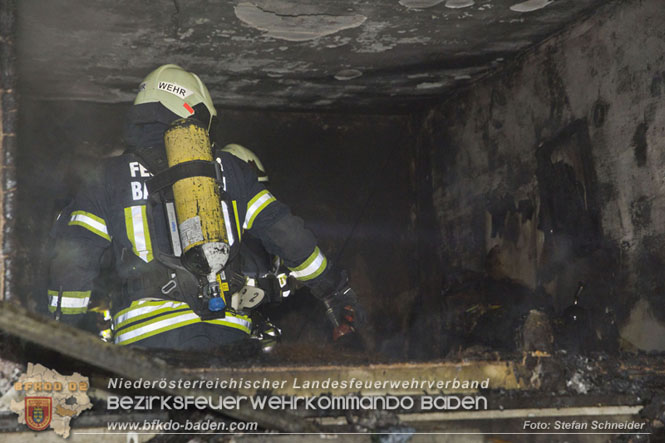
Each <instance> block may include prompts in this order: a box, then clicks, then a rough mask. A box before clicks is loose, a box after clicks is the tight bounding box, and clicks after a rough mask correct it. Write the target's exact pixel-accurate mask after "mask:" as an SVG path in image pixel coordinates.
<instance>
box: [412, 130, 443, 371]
mask: <svg viewBox="0 0 665 443" xmlns="http://www.w3.org/2000/svg"><path fill="white" fill-rule="evenodd" d="M436 130H437V129H435V131H436ZM414 161H415V180H414V186H415V196H416V201H415V206H416V210H415V214H416V232H417V259H416V263H417V292H416V298H415V300H414V303H413V305H412V311H411V313H410V319H409V326H410V330H409V349H408V350H409V354H408V356H409V357H410V358H415V359H429V358H432V356H437V355H440V354H441V352H442V349H441V348H442V340H443V334H442V332H443V331H442V328H441V322H440V320H439V318H438V315H437V314H440V313H442V308H443V303H442V282H443V278H445V272H446V270H445V269H443V266H442V263H441V260H440V252H439V247H440V244H441V238H440V235H439V234H438V230H437V228H436V220H435V214H434V206H433V204H432V173H431V162H432V147H431V146H430V145H428V144H425V143H423V140H422V139H419V142H418V143H417V145H416V151H415V156H414Z"/></svg>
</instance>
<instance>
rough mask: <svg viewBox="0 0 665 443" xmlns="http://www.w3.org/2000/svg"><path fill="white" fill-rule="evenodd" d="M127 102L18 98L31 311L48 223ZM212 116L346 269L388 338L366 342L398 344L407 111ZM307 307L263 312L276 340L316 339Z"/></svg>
mask: <svg viewBox="0 0 665 443" xmlns="http://www.w3.org/2000/svg"><path fill="white" fill-rule="evenodd" d="M127 109H128V105H105V104H95V103H83V102H71V101H32V100H25V101H24V102H23V104H22V106H21V125H22V130H21V133H20V140H19V142H20V150H19V156H18V166H17V170H18V182H19V186H18V190H19V201H18V218H19V219H20V220H21V223H19V224H18V226H17V237H16V238H17V239H18V241H19V243H20V247H19V248H17V249H16V251H17V256H18V260H19V263H18V265H17V267H18V269H20V270H21V271H20V272H19V273H18V276H17V278H18V279H19V282H18V286H17V290H16V293H18V294H21V297H22V299H23V301H24V302H26V303H27V304H29V306H30V307H31V308H32V309H34V310H37V311H41V312H45V308H46V306H45V303H44V302H45V299H44V294H45V287H44V285H45V275H46V272H47V268H46V262H47V260H46V252H47V250H48V232H49V229H50V226H51V225H52V223H53V221H54V218H55V216H56V214H57V211H58V210H59V209H60V208H62V207H63V206H64V205H65V204H66V202H67V201H68V199H70V198H72V197H73V195H74V194H75V192H76V190H77V189H78V187H79V186H80V184H81V181H82V179H83V178H84V177H85V175H86V174H90V173H91V171H93V170H94V168H95V165H96V164H98V162H99V159H100V158H103V157H105V156H109V155H114V154H118V153H120V152H122V149H123V148H122V146H123V145H122V125H123V119H124V115H125V113H126V111H127ZM220 115H221V118H220V121H221V131H220V134H221V135H220V139H219V140H218V143H221V144H222V145H223V144H226V143H230V142H234V143H240V144H242V145H244V146H247V147H249V148H250V149H252V150H254V151H255V152H256V154H257V155H258V156H259V158H260V159H261V160H262V162H263V164H264V166H265V167H266V168H267V170H268V174H269V177H270V183H269V188H270V190H271V192H272V193H273V194H274V195H275V196H276V197H277V198H278V199H280V200H281V201H283V202H285V203H286V204H288V205H289V206H290V207H291V209H292V211H293V213H294V214H296V215H298V216H300V217H302V218H303V219H304V220H305V222H306V226H307V227H308V228H310V229H311V230H312V231H313V232H314V233H315V234H316V235H317V237H318V238H319V240H320V243H321V245H322V246H323V248H324V250H325V251H326V253H327V255H328V257H329V258H331V259H332V260H334V261H336V262H338V263H340V264H341V265H342V266H343V267H345V268H347V269H348V271H349V273H350V275H351V280H352V282H353V285H354V288H355V289H356V291H357V292H358V294H359V295H360V297H361V298H362V299H363V301H364V303H365V305H366V307H367V310H368V311H369V312H370V313H371V315H370V321H371V325H373V329H372V330H373V331H374V332H375V333H376V335H377V336H380V337H386V338H387V339H388V340H387V344H385V345H382V343H380V342H379V343H376V346H377V347H379V348H380V347H382V346H383V347H384V348H385V347H386V346H387V348H386V349H388V348H390V349H393V348H394V347H395V346H397V347H398V349H396V351H399V350H400V349H401V348H400V346H402V345H403V341H402V340H401V339H400V337H403V335H404V334H403V333H402V329H400V328H402V327H405V326H406V325H405V322H404V321H403V317H404V315H403V314H402V310H401V306H400V304H399V303H398V302H397V301H400V302H401V301H403V300H404V299H405V298H406V297H408V294H410V292H409V287H410V286H411V285H413V282H414V281H415V279H414V278H413V277H412V276H411V275H410V272H412V266H413V265H412V263H413V260H412V258H413V254H414V248H413V239H412V235H411V234H410V233H411V232H412V230H411V228H410V215H409V210H410V207H409V203H408V201H409V199H410V197H411V192H412V191H411V184H410V175H409V168H408V165H409V163H410V161H411V160H410V159H411V157H412V145H413V141H412V137H411V134H412V130H411V128H412V125H411V118H410V117H408V116H390V115H361V114H344V115H342V114H315V113H311V114H310V113H289V112H258V111H257V112H252V111H237V110H225V109H220ZM316 306H318V304H317V303H316V302H315V300H313V299H311V298H309V297H308V294H306V293H305V294H302V295H301V294H300V293H299V294H298V296H296V297H292V298H290V299H288V300H287V301H286V302H285V303H284V305H283V308H282V309H280V310H278V311H277V312H274V313H273V314H274V315H275V317H276V318H278V319H279V320H280V322H279V324H280V325H281V326H283V327H284V333H285V334H286V338H287V339H288V340H290V341H301V342H307V341H311V342H314V341H320V340H322V339H327V338H328V333H329V331H328V329H327V328H324V326H325V322H324V321H322V319H324V318H325V317H324V314H323V312H317V311H316V309H317V308H316ZM386 319H387V320H386ZM324 334H325V335H324ZM370 335H371V336H373V334H370ZM395 343H396V344H395Z"/></svg>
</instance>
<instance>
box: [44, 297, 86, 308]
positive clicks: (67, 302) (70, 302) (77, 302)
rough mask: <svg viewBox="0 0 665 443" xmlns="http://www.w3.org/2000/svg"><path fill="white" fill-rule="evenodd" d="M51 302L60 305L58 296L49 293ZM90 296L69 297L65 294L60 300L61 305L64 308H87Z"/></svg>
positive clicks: (55, 305)
mask: <svg viewBox="0 0 665 443" xmlns="http://www.w3.org/2000/svg"><path fill="white" fill-rule="evenodd" d="M48 299H49V304H50V305H51V306H53V307H56V308H57V307H58V296H57V295H49V296H48ZM89 301H90V297H83V298H81V297H67V296H66V295H64V294H63V296H62V301H61V302H60V307H62V308H85V307H87V306H88V302H89Z"/></svg>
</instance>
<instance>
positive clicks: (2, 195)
mask: <svg viewBox="0 0 665 443" xmlns="http://www.w3.org/2000/svg"><path fill="white" fill-rule="evenodd" d="M15 22H16V4H15V2H14V1H11V0H2V1H0V177H1V179H0V183H1V185H0V208H2V211H1V212H2V213H1V214H0V274H1V276H0V300H8V299H10V298H11V294H12V289H13V281H14V274H13V272H12V270H13V266H14V263H13V257H14V246H15V243H14V226H15V220H14V210H15V201H16V198H15V197H16V169H15V164H14V162H15V156H16V133H17V127H18V92H17V90H16V83H17V81H16V80H17V79H16V77H17V74H16V48H15V46H16V38H15V31H16V26H15Z"/></svg>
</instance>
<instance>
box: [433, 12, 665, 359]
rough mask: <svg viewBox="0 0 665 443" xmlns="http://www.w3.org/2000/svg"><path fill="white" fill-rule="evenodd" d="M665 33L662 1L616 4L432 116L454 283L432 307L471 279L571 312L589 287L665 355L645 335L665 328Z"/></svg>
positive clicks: (438, 256)
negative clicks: (493, 281)
mask: <svg viewBox="0 0 665 443" xmlns="http://www.w3.org/2000/svg"><path fill="white" fill-rule="evenodd" d="M663 24H665V9H663V7H662V2H660V1H659V0H647V1H637V0H635V1H627V2H621V3H620V4H612V5H608V6H606V7H604V8H601V9H599V10H598V12H597V13H596V14H595V15H594V16H593V17H591V18H589V19H588V20H586V21H585V22H583V23H581V24H578V25H576V26H574V27H573V28H571V29H569V30H567V31H565V32H563V33H562V34H560V35H558V36H556V37H554V38H551V39H550V40H549V41H547V42H545V43H544V44H542V45H540V46H539V47H537V48H536V49H534V50H532V51H531V52H530V53H528V54H525V55H523V56H522V57H521V60H519V61H518V62H517V63H515V64H511V65H509V66H506V67H505V68H504V69H503V71H502V72H500V73H499V74H498V75H495V76H492V77H491V78H488V79H486V80H485V81H483V82H478V83H475V84H474V85H472V86H471V87H470V88H468V89H467V90H465V91H461V92H459V93H457V94H455V96H454V97H452V98H451V99H450V100H448V101H447V102H446V103H445V104H443V105H441V106H438V107H436V108H434V109H431V110H430V112H429V113H428V114H427V115H426V116H425V118H424V123H423V126H422V130H421V138H420V140H421V145H420V149H421V150H422V149H426V150H427V151H428V152H427V155H428V156H429V157H430V158H431V167H430V169H429V170H428V173H431V187H432V216H433V217H434V219H435V221H436V229H437V232H435V233H434V235H435V237H434V238H436V239H437V240H436V241H437V247H436V248H435V250H434V251H432V253H431V257H432V258H433V260H437V261H440V263H441V268H442V269H443V271H444V274H445V275H444V276H443V277H441V278H440V281H439V282H435V283H437V284H439V285H440V286H439V288H440V291H436V290H435V291H431V292H430V293H429V295H428V296H426V297H425V298H427V297H430V298H434V299H436V298H441V292H442V291H444V290H445V288H446V285H449V284H450V281H453V280H455V279H456V278H457V277H458V276H459V275H461V274H464V273H468V272H472V273H478V274H479V275H483V276H487V275H492V276H495V277H496V278H507V279H510V280H512V281H514V282H519V284H520V285H522V286H523V287H525V288H528V289H529V290H530V291H533V293H534V294H545V295H546V299H547V300H549V302H550V303H551V307H552V308H553V309H554V310H555V312H557V311H558V312H560V311H561V309H562V308H563V307H564V306H566V305H567V304H570V302H571V301H572V298H573V294H574V292H575V290H576V288H577V287H578V285H579V284H580V282H584V285H585V291H584V294H583V299H584V300H585V303H587V304H588V306H591V307H593V308H594V309H595V310H597V311H604V310H605V308H607V309H609V310H612V311H614V312H615V313H616V315H617V317H618V319H619V321H620V324H622V325H623V330H622V334H623V337H624V339H626V340H627V341H629V342H631V343H632V344H634V345H636V346H638V347H642V348H646V349H665V339H663V338H662V337H663V335H662V334H660V338H653V334H650V333H648V332H647V331H649V330H650V328H651V330H652V331H653V328H654V327H659V328H662V327H663V324H665V323H664V322H665V309H664V308H665V297H664V295H663V289H665V277H664V275H665V274H663V272H662V270H663V265H664V264H665V194H664V193H663V191H664V190H665V187H664V184H663V183H664V182H663V169H664V167H665V154H663V152H665V104H664V102H663V97H664V96H665V27H663ZM426 186H428V185H426ZM430 284H431V283H430ZM444 292H445V291H444ZM513 302H514V300H511V299H510V297H508V299H506V300H504V303H506V304H510V303H513ZM434 303H435V302H434ZM648 336H651V338H649V337H648Z"/></svg>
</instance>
